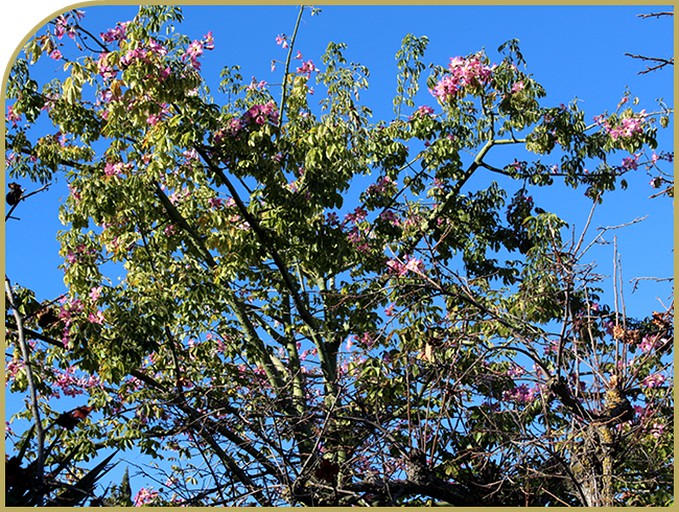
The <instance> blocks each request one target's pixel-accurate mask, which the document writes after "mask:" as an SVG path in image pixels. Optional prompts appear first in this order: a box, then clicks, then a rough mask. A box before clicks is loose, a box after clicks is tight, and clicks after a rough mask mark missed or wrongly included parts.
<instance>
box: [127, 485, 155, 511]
mask: <svg viewBox="0 0 679 512" xmlns="http://www.w3.org/2000/svg"><path fill="white" fill-rule="evenodd" d="M157 497H158V491H155V490H153V489H147V488H146V487H142V488H141V489H139V492H138V493H137V494H136V496H135V497H134V500H133V506H135V507H143V506H144V505H148V504H149V503H151V502H153V500H155V499H156V498H157Z"/></svg>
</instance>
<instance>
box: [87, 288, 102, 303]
mask: <svg viewBox="0 0 679 512" xmlns="http://www.w3.org/2000/svg"><path fill="white" fill-rule="evenodd" d="M102 289H103V287H101V286H97V287H95V288H92V289H91V290H90V294H89V295H90V299H92V302H97V301H98V300H99V297H100V296H101V290H102Z"/></svg>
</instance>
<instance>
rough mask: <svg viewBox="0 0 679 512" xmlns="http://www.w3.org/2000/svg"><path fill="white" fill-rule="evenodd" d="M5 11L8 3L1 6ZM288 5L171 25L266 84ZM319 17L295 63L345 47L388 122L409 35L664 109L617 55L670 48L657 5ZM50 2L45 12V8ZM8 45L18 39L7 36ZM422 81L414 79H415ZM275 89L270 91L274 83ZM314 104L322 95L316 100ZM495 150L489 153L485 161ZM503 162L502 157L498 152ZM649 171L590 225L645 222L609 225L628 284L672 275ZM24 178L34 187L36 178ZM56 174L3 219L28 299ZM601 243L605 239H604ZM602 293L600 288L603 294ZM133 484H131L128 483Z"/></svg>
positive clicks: (442, 58)
mask: <svg viewBox="0 0 679 512" xmlns="http://www.w3.org/2000/svg"><path fill="white" fill-rule="evenodd" d="M3 9H6V7H4V6H3ZM297 9H298V8H297V7H296V6H274V7H270V6H269V7H259V6H250V7H236V6H225V7H214V6H212V7H207V6H205V7H199V6H189V7H185V8H184V14H185V18H186V19H185V22H184V23H183V24H182V25H181V26H180V27H178V31H180V32H183V33H186V34H188V35H189V36H191V37H192V38H200V37H202V36H203V35H204V34H205V33H206V32H208V31H209V30H211V31H212V32H213V34H214V39H215V50H214V51H213V52H208V53H206V54H205V56H204V59H203V72H204V75H205V77H206V79H207V80H208V83H212V84H216V83H218V80H219V71H220V70H221V68H222V67H223V66H224V65H233V64H239V65H241V66H242V74H243V76H244V77H245V78H246V79H249V77H251V76H256V77H257V79H258V80H266V81H267V82H269V83H270V84H275V83H279V81H280V77H281V72H280V68H281V67H279V69H278V70H277V71H276V72H274V73H272V72H271V69H270V66H271V61H272V59H277V60H279V61H283V60H284V59H285V52H284V50H282V49H281V48H280V47H279V46H277V45H276V43H275V40H274V39H275V37H276V36H277V35H278V34H281V33H286V34H288V35H290V34H291V32H292V29H293V25H294V22H295V18H296V15H297ZM321 9H322V12H321V14H320V15H318V16H315V17H311V16H310V15H309V13H308V12H307V13H306V14H305V16H304V22H303V23H302V26H301V27H300V32H299V37H298V41H297V43H296V46H295V48H296V49H298V50H300V51H301V52H302V54H303V55H304V57H305V59H308V58H310V59H312V60H314V62H315V63H316V64H317V65H318V66H321V62H320V55H321V54H322V53H323V52H324V50H325V48H326V46H327V44H328V42H330V41H334V42H345V43H347V44H348V51H347V57H348V59H349V60H352V61H357V62H360V63H361V64H364V65H366V66H368V67H369V69H370V71H371V78H370V83H371V86H370V89H369V91H368V92H367V93H365V94H364V95H363V102H364V104H366V105H368V106H370V107H371V108H372V109H373V114H374V121H377V120H379V119H386V120H389V119H390V116H391V115H392V103H391V98H392V96H393V94H394V91H395V87H396V79H395V71H396V64H395V60H394V55H395V53H396V51H397V50H398V49H399V46H400V42H401V39H402V38H403V37H404V36H405V35H406V34H407V33H413V34H414V35H417V36H420V35H427V36H428V37H429V39H430V45H429V51H428V52H427V55H426V59H425V60H426V61H430V62H433V63H436V64H441V65H446V64H447V63H448V61H449V59H450V57H452V56H456V55H466V54H468V53H471V52H475V51H478V50H480V49H482V48H485V49H486V51H487V52H488V54H489V56H490V57H491V59H492V60H495V61H497V60H499V57H498V55H497V53H496V49H497V47H498V46H499V45H500V44H501V43H503V42H505V41H507V40H508V39H511V38H518V39H519V40H520V46H521V49H522V52H523V54H524V56H525V58H526V60H527V62H528V71H529V72H530V73H532V74H533V75H534V76H535V78H536V79H537V81H538V82H540V83H541V84H542V85H543V86H544V87H545V89H546V90H547V92H548V96H547V98H546V99H545V100H544V103H545V104H554V105H558V104H559V103H568V102H569V101H571V100H572V99H573V98H574V97H577V98H579V99H580V101H581V108H583V109H584V110H585V111H586V112H587V120H588V121H591V120H592V118H593V116H595V115H597V114H600V113H602V112H603V111H604V110H606V109H608V110H609V111H611V110H614V109H615V107H616V105H617V103H618V101H619V100H620V98H621V96H622V94H623V92H624V91H625V88H626V87H629V88H630V90H631V92H632V94H633V95H635V96H638V97H639V98H640V99H641V101H640V105H639V108H645V109H646V110H648V111H653V110H655V99H656V98H664V100H665V102H666V103H667V104H668V105H670V106H673V104H674V98H673V71H672V70H671V69H665V70H661V71H659V72H655V73H651V74H646V75H638V72H639V71H641V70H643V69H644V64H643V63H642V62H640V61H637V60H634V59H630V58H629V57H626V56H625V55H624V54H625V53H626V52H630V53H637V54H643V55H650V56H660V57H667V56H671V55H673V37H672V35H673V28H672V25H673V20H672V19H670V18H665V19H662V18H661V19H658V20H656V19H647V20H642V19H640V18H638V17H637V15H638V14H640V13H648V12H654V11H660V10H668V9H671V7H667V6H665V7H662V6H598V7H594V6H577V7H576V6H545V7H540V6H537V7H519V6H503V7H497V6H419V7H406V6H403V7H392V6H381V7H375V6H371V7H368V6H352V7H348V6H321ZM84 10H85V12H86V13H87V15H86V17H85V19H84V21H83V23H84V24H85V26H87V27H90V28H91V31H92V32H93V33H95V34H98V33H99V32H101V31H103V30H105V29H107V28H109V27H112V26H114V25H115V22H116V21H126V20H128V19H131V18H132V17H133V16H134V14H135V12H136V8H134V7H132V6H111V7H109V6H98V7H92V8H84ZM48 12H49V10H45V14H47V13H48ZM3 42H4V44H5V45H7V44H14V45H16V44H18V43H19V40H18V39H17V40H16V41H14V42H13V43H11V42H8V41H3ZM423 86H424V84H423ZM274 95H275V96H277V90H276V89H274ZM318 99H319V100H320V98H318ZM419 99H420V101H421V102H422V103H423V104H429V105H431V106H435V103H436V102H435V101H434V98H433V97H431V96H430V95H429V94H428V93H427V91H426V87H424V90H423V91H422V93H421V94H420V96H419ZM660 140H661V144H660V149H664V150H672V143H673V130H672V127H671V128H670V129H668V130H665V132H664V133H663V134H662V136H661V138H660ZM493 158H494V157H493V156H492V155H491V156H490V160H491V162H492V161H493ZM496 163H498V164H499V165H504V164H506V163H507V162H506V161H503V160H498V161H497V162H496ZM649 179H650V178H649V177H647V176H646V174H645V171H644V170H642V169H640V170H638V171H637V174H636V175H635V176H634V177H633V178H632V179H630V180H629V181H630V189H628V190H627V191H619V192H615V193H613V194H609V196H607V198H606V201H605V203H604V205H603V207H602V208H601V210H600V212H599V213H598V214H597V216H596V217H595V219H594V223H593V227H594V228H596V227H597V226H607V225H615V224H621V223H624V222H628V221H631V220H632V219H634V218H636V217H640V216H643V215H648V216H649V217H648V219H647V220H646V221H644V222H643V223H641V224H637V225H634V226H631V227H629V228H626V229H624V230H621V231H619V232H618V243H619V250H620V252H621V254H622V256H623V271H624V275H623V277H624V279H625V281H626V285H625V286H626V287H627V290H631V286H630V285H629V284H628V283H629V279H631V278H633V277H638V276H669V275H672V274H673V253H672V247H673V217H674V214H673V209H672V203H671V202H670V201H669V200H667V199H666V198H659V199H655V200H650V199H648V196H650V195H651V194H652V193H653V192H654V191H653V190H652V189H651V188H650V186H649V185H648V182H649ZM23 185H24V186H25V187H26V188H28V189H29V190H32V189H34V188H37V186H34V185H31V184H29V183H23ZM557 190H558V192H557V193H555V191H554V190H551V191H547V190H541V191H536V192H535V193H534V194H533V195H534V197H535V199H536V202H537V204H538V205H539V206H542V207H543V208H545V209H547V210H549V211H554V212H555V213H557V214H559V215H561V216H562V217H563V218H565V219H566V220H567V221H569V222H571V223H574V224H575V226H576V230H577V229H579V228H581V227H582V225H583V224H584V219H585V217H586V215H587V213H588V210H589V206H588V205H589V202H588V201H587V200H586V199H585V198H584V196H583V192H584V190H581V189H579V190H576V191H573V190H564V189H563V188H562V187H558V189H557ZM66 193H67V192H66V187H65V183H64V182H63V180H61V181H60V182H58V183H56V184H55V185H54V186H53V187H52V188H51V189H50V191H49V192H47V193H44V194H41V195H40V196H38V197H37V198H35V199H34V200H33V201H30V202H29V203H28V204H22V205H21V207H20V208H19V209H18V210H17V213H16V215H17V216H18V217H20V218H21V220H20V221H10V222H9V223H8V224H7V226H6V265H7V267H6V272H7V274H8V275H9V277H10V279H12V281H13V282H19V283H22V284H24V285H25V286H28V287H30V288H33V289H35V290H36V291H37V292H38V298H40V299H43V298H53V297H54V296H56V295H58V294H59V293H62V292H63V291H64V286H63V282H62V280H61V277H62V274H61V271H59V270H58V269H57V266H58V265H59V264H60V263H61V259H60V257H59V256H58V245H57V243H56V241H55V239H54V234H55V232H56V231H57V230H59V229H62V226H61V225H60V224H59V222H58V219H57V209H58V205H59V202H60V201H61V199H62V198H64V197H65V196H66ZM609 239H610V237H609ZM596 256H597V259H598V261H599V264H600V267H599V271H600V272H601V273H603V274H610V272H611V269H612V258H613V256H612V247H610V246H608V247H602V248H600V250H599V251H598V253H597V254H596ZM669 294H670V287H669V286H656V285H652V284H649V283H646V284H643V283H642V285H641V287H640V289H639V291H637V292H636V293H635V294H634V295H632V296H630V297H628V303H627V306H628V311H629V312H630V313H632V314H635V312H638V313H639V314H642V313H644V314H647V313H648V312H649V310H650V309H654V308H655V309H660V306H659V304H658V303H657V302H656V300H655V297H660V298H661V299H663V300H665V301H666V302H667V298H668V297H669ZM609 297H610V296H609ZM135 490H136V489H135Z"/></svg>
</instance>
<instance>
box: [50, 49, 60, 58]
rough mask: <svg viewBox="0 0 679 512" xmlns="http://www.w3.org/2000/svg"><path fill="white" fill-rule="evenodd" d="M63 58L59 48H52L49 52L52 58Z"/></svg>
mask: <svg viewBox="0 0 679 512" xmlns="http://www.w3.org/2000/svg"><path fill="white" fill-rule="evenodd" d="M62 58H63V55H61V52H60V51H59V50H52V52H51V53H50V59H54V60H60V59H62Z"/></svg>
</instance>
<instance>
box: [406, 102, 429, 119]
mask: <svg viewBox="0 0 679 512" xmlns="http://www.w3.org/2000/svg"><path fill="white" fill-rule="evenodd" d="M433 115H434V109H433V108H431V107H430V106H428V105H422V106H421V107H418V108H417V110H416V111H415V112H414V113H413V115H412V116H411V119H412V118H413V117H415V116H433Z"/></svg>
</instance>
